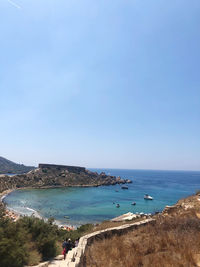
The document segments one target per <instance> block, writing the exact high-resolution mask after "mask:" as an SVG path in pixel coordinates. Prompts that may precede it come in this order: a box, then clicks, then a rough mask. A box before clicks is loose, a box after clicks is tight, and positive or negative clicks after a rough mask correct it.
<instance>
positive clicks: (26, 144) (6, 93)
mask: <svg viewBox="0 0 200 267" xmlns="http://www.w3.org/2000/svg"><path fill="white" fill-rule="evenodd" d="M199 14H200V1H199V0H192V1H189V0H187V1H185V0H173V1H164V0H152V1H149V0H142V1H141V0H115V1H109V0H48V1H47V0H13V1H12V2H11V0H0V99H1V102H0V123H1V125H0V126H1V127H0V155H1V156H4V157H6V158H8V159H10V160H13V161H16V162H20V163H24V164H31V165H37V164H38V162H46V163H59V164H71V165H82V166H86V167H110V168H133V169H177V170H178V169H185V170H200V16H199Z"/></svg>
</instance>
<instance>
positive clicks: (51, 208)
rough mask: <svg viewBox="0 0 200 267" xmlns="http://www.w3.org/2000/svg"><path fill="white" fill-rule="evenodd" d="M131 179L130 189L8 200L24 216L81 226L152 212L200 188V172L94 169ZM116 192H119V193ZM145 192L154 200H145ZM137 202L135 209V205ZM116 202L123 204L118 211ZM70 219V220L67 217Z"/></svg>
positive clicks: (53, 192)
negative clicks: (51, 218) (52, 219)
mask: <svg viewBox="0 0 200 267" xmlns="http://www.w3.org/2000/svg"><path fill="white" fill-rule="evenodd" d="M92 170H93V171H98V172H102V171H105V172H106V173H107V174H111V175H115V176H121V177H122V178H127V179H131V180H132V181H133V183H132V184H129V185H128V187H129V189H128V190H122V189H121V186H119V185H115V186H101V187H93V188H77V187H76V188H72V187H70V188H55V189H31V190H17V191H14V192H12V193H11V194H9V195H8V196H7V197H6V198H5V199H4V201H5V203H6V204H7V206H8V208H10V209H13V210H15V211H17V212H19V213H21V214H25V215H31V214H33V213H35V214H36V215H38V216H41V217H45V218H49V217H52V216H53V217H54V218H55V219H56V221H57V222H58V223H60V224H72V225H77V226H78V225H81V224H85V223H97V222H101V221H103V220H108V219H111V218H113V217H116V216H118V215H120V214H123V213H126V212H129V211H131V212H145V213H153V212H155V211H161V210H162V209H163V208H164V207H165V206H166V205H173V204H174V203H176V202H177V200H179V199H180V198H183V197H186V196H189V195H191V194H194V193H195V191H196V190H198V189H200V172H191V171H153V170H119V169H92ZM115 190H118V192H116V191H115ZM145 193H148V194H149V195H151V196H153V197H154V200H153V201H146V200H144V199H143V196H144V194H145ZM133 201H134V202H136V205H135V206H132V205H131V203H132V202H133ZM113 202H115V203H119V204H120V208H116V206H115V204H113ZM66 216H69V217H66Z"/></svg>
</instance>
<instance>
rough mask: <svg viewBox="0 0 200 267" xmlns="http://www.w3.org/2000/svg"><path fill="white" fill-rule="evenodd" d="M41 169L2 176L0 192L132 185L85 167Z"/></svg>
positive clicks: (43, 166) (43, 165) (124, 180)
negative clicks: (17, 189)
mask: <svg viewBox="0 0 200 267" xmlns="http://www.w3.org/2000/svg"><path fill="white" fill-rule="evenodd" d="M39 167H40V168H37V169H34V170H31V171H30V172H28V173H26V174H20V175H15V176H7V175H1V176H0V192H3V191H5V190H8V189H15V188H25V187H32V188H48V187H67V186H82V187H86V186H88V187H89V186H100V185H115V184H124V183H130V182H131V181H130V180H127V179H121V178H119V177H118V178H116V177H115V176H111V175H106V174H105V173H101V174H98V173H97V172H92V171H89V170H87V169H85V168H83V167H73V166H62V165H49V164H39Z"/></svg>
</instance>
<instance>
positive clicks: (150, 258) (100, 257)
mask: <svg viewBox="0 0 200 267" xmlns="http://www.w3.org/2000/svg"><path fill="white" fill-rule="evenodd" d="M188 203H189V204H190V205H189V204H188ZM174 207H175V208H174ZM174 207H173V208H172V210H171V211H170V213H169V214H168V213H166V212H164V213H163V215H161V214H159V215H157V216H156V217H155V218H156V221H155V222H153V224H152V223H151V224H148V225H146V226H142V227H140V228H138V229H136V230H133V231H131V232H129V233H127V234H124V235H121V236H119V235H115V236H112V237H111V238H106V239H103V240H99V241H95V242H94V243H93V244H92V245H91V246H90V247H89V248H88V249H87V250H86V255H85V261H86V266H87V267H101V266H107V267H133V266H134V267H142V266H143V267H149V266H154V267H192V266H200V203H199V196H192V197H189V198H187V199H185V200H181V201H179V202H178V204H177V205H176V206H174Z"/></svg>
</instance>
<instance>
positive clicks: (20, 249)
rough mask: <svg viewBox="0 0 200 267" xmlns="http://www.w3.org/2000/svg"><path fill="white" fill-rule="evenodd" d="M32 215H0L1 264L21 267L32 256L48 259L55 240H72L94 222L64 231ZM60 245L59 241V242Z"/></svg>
mask: <svg viewBox="0 0 200 267" xmlns="http://www.w3.org/2000/svg"><path fill="white" fill-rule="evenodd" d="M53 222H54V220H53V218H50V219H49V220H48V221H47V222H45V221H44V220H41V219H39V218H34V217H22V218H20V219H19V220H18V221H17V222H12V221H11V220H10V219H5V218H3V217H0V267H22V266H24V265H28V264H29V262H30V261H31V260H33V259H32V258H33V255H37V257H38V260H40V259H43V260H47V259H50V258H53V257H55V256H56V254H57V242H58V241H63V240H64V239H66V238H71V239H72V241H75V240H76V239H77V238H80V237H81V236H82V235H83V234H84V233H85V232H86V231H88V230H90V229H91V228H92V227H93V226H92V225H91V224H86V225H83V226H81V227H79V228H78V229H77V230H75V231H70V232H66V231H64V230H62V229H59V228H58V226H57V225H55V224H54V223H53ZM60 245H61V244H60Z"/></svg>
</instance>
